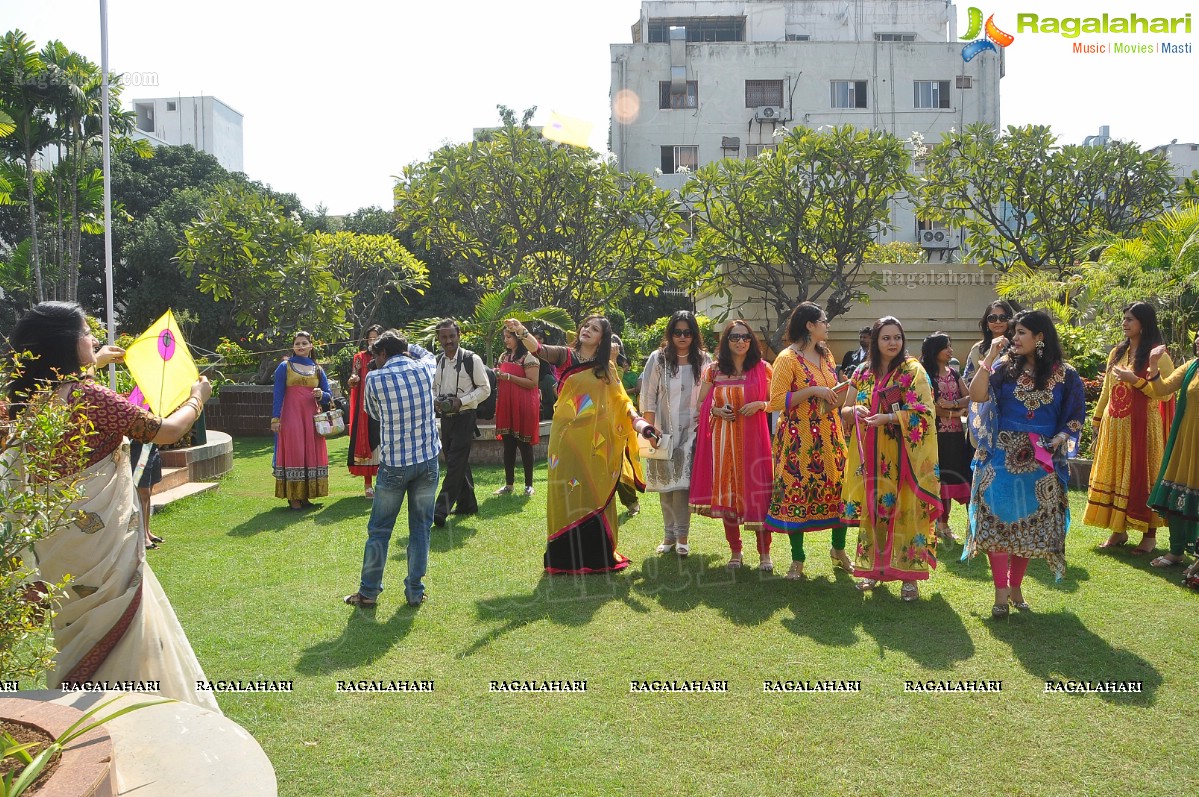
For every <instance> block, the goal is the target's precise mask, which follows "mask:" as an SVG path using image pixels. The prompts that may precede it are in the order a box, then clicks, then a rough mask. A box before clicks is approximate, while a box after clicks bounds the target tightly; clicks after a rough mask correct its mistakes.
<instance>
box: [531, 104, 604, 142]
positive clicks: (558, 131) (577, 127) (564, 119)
mask: <svg viewBox="0 0 1199 797" xmlns="http://www.w3.org/2000/svg"><path fill="white" fill-rule="evenodd" d="M592 127H594V125H592V124H591V122H587V121H584V120H582V119H575V118H574V117H571V116H563V115H562V114H560V113H554V112H552V111H551V112H550V123H549V124H547V125H546V126H545V127H543V128H541V135H543V136H545V137H546V138H548V139H549V140H550V141H561V142H562V143H563V144H571V145H573V146H576V147H588V146H590V144H589V142H590V141H591V128H592Z"/></svg>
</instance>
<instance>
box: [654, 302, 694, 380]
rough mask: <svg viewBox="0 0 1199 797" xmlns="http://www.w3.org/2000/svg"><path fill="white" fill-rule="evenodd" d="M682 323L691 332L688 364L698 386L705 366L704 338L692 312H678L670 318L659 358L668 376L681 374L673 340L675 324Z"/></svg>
mask: <svg viewBox="0 0 1199 797" xmlns="http://www.w3.org/2000/svg"><path fill="white" fill-rule="evenodd" d="M680 321H682V322H683V323H685V324H686V325H687V328H688V329H689V330H691V346H690V347H689V348H688V349H687V362H688V363H690V364H691V373H692V374H693V375H694V376H695V381H696V383H697V384H698V383H699V376H700V372H701V371H702V370H703V366H704V336H703V335H701V334H700V332H699V321H697V320H696V318H695V314H694V313H692V312H691V311H690V310H676V311H675V312H674V314H673V315H671V316H670V323H669V324H667V325H666V334H664V335H663V336H662V345H661V346H660V347H659V348H658V351H659V352H661V354H660V355H659V358H660V359H661V360H662V362H663V363H664V364H665V367H666V372H667V373H668V374H670V375H671V376H674V375H675V374H677V373H678V372H679V361H678V358H677V357H675V356H674V344H673V343H672V341H671V338H672V336H673V335H674V328H675V324H677V323H679V322H680Z"/></svg>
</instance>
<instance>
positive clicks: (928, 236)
mask: <svg viewBox="0 0 1199 797" xmlns="http://www.w3.org/2000/svg"><path fill="white" fill-rule="evenodd" d="M957 245H958V244H957V235H956V233H955V232H954V231H953V230H951V229H948V228H945V229H939V230H921V231H920V246H922V247H923V248H925V249H955V248H957Z"/></svg>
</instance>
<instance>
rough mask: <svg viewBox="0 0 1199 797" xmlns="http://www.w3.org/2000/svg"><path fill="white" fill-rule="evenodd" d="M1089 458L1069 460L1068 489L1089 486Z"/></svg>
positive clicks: (1090, 462)
mask: <svg viewBox="0 0 1199 797" xmlns="http://www.w3.org/2000/svg"><path fill="white" fill-rule="evenodd" d="M1092 464H1093V463H1092V460H1089V459H1081V458H1079V459H1072V460H1070V483H1069V484H1070V489H1072V490H1085V489H1087V488H1088V487H1090V486H1091V465H1092Z"/></svg>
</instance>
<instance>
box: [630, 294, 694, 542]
mask: <svg viewBox="0 0 1199 797" xmlns="http://www.w3.org/2000/svg"><path fill="white" fill-rule="evenodd" d="M711 361H712V358H711V357H709V356H708V353H707V352H706V351H704V340H703V336H702V335H700V331H699V322H698V321H696V320H695V316H694V315H693V314H692V313H690V312H689V311H687V310H679V311H678V312H676V313H675V314H674V315H672V316H671V317H670V323H669V324H667V325H666V334H665V336H664V337H663V340H662V345H661V347H660V348H659V349H658V350H657V351H655V352H654V353H653V354H651V355H650V356H649V360H648V361H646V363H645V371H644V373H643V374H642V388H641V412H642V413H643V414H644V416H645V420H646V421H648V422H649V423H652V424H653V425H654V426H655V427H656V428H657V429H659V430H660V431H661V432H662V434H663V435H670V445H671V452H670V457H669V458H668V459H646V460H645V461H644V462H643V463H642V464H643V465H644V467H645V488H646V489H647V490H651V491H653V492H656V493H657V494H658V498H659V500H660V501H661V503H662V522H663V526H664V531H663V535H662V544H661V545H659V546H658V549H657V550H658V553H669V552H670V551H671V550H672V549H674V550H676V551H677V552H678V555H679V556H687V555H688V554H689V553H691V545H690V543H689V539H688V536H689V534H690V530H691V510H690V508H689V507H688V501H687V499H688V491H689V488H690V486H691V470H692V467H693V464H692V463H693V457H694V454H695V433H696V428H697V425H698V415H697V413H698V410H699V386H700V377H701V375H702V374H703V372H704V369H705V368H706V367H707V366H708V363H710V362H711Z"/></svg>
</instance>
